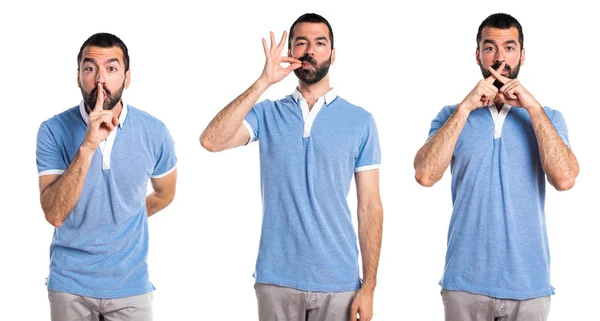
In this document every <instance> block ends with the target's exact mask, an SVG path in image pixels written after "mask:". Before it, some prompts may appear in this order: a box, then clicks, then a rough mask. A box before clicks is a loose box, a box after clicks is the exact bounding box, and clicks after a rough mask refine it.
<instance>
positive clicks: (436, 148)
mask: <svg viewBox="0 0 600 321" xmlns="http://www.w3.org/2000/svg"><path fill="white" fill-rule="evenodd" d="M469 114H470V110H468V108H463V107H461V106H460V105H459V106H458V107H457V108H456V109H455V110H454V113H452V115H451V116H450V118H448V120H447V121H446V123H445V124H444V125H443V126H442V127H441V128H440V129H439V130H438V132H437V133H436V134H435V135H434V136H433V137H431V139H430V140H429V141H428V142H427V143H425V145H424V146H423V147H421V149H420V150H419V151H418V152H417V155H416V156H415V160H414V167H415V178H416V180H417V182H419V184H421V185H423V186H432V185H433V184H435V183H436V182H437V181H439V180H440V179H441V178H442V176H443V175H444V171H445V170H446V168H448V165H449V164H450V160H452V154H453V153H454V147H455V146H456V142H457V141H458V137H459V136H460V133H461V132H462V130H463V128H464V126H465V123H466V122H467V118H468V117H469Z"/></svg>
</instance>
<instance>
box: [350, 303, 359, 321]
mask: <svg viewBox="0 0 600 321" xmlns="http://www.w3.org/2000/svg"><path fill="white" fill-rule="evenodd" d="M357 313H358V306H355V305H354V304H353V305H352V307H351V308H350V321H357V320H358V318H356V314H357Z"/></svg>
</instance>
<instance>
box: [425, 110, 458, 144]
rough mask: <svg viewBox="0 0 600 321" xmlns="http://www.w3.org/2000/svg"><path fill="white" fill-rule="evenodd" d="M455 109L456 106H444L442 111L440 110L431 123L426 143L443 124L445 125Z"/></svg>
mask: <svg viewBox="0 0 600 321" xmlns="http://www.w3.org/2000/svg"><path fill="white" fill-rule="evenodd" d="M455 109H456V106H454V107H451V106H446V107H444V108H442V110H440V112H439V113H438V114H437V116H435V118H434V119H433V120H432V121H431V127H430V128H429V135H428V136H427V141H429V140H430V139H431V137H433V135H435V134H436V133H437V132H438V130H440V128H442V126H444V124H445V123H446V121H447V120H448V118H450V116H451V115H452V113H453V112H454V110H455Z"/></svg>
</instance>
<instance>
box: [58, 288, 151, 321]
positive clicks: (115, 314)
mask: <svg viewBox="0 0 600 321" xmlns="http://www.w3.org/2000/svg"><path fill="white" fill-rule="evenodd" d="M152 293H153V292H148V293H146V294H142V295H137V296H130V297H126V298H119V299H97V298H91V297H87V296H80V295H74V294H70V293H63V292H54V291H50V290H48V300H49V301H50V315H51V319H52V321H152V300H153V294H152Z"/></svg>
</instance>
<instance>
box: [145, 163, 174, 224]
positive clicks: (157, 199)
mask: <svg viewBox="0 0 600 321" xmlns="http://www.w3.org/2000/svg"><path fill="white" fill-rule="evenodd" d="M150 181H151V182H152V189H153V190H154V191H153V192H152V193H150V195H148V196H146V212H147V214H148V217H150V216H152V215H154V214H156V213H157V212H159V211H161V210H162V209H164V208H165V207H167V206H168V205H169V204H171V202H172V201H173V198H175V186H176V182H177V169H175V170H173V171H172V172H171V173H169V174H168V175H167V176H163V177H161V178H152V179H150Z"/></svg>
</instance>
